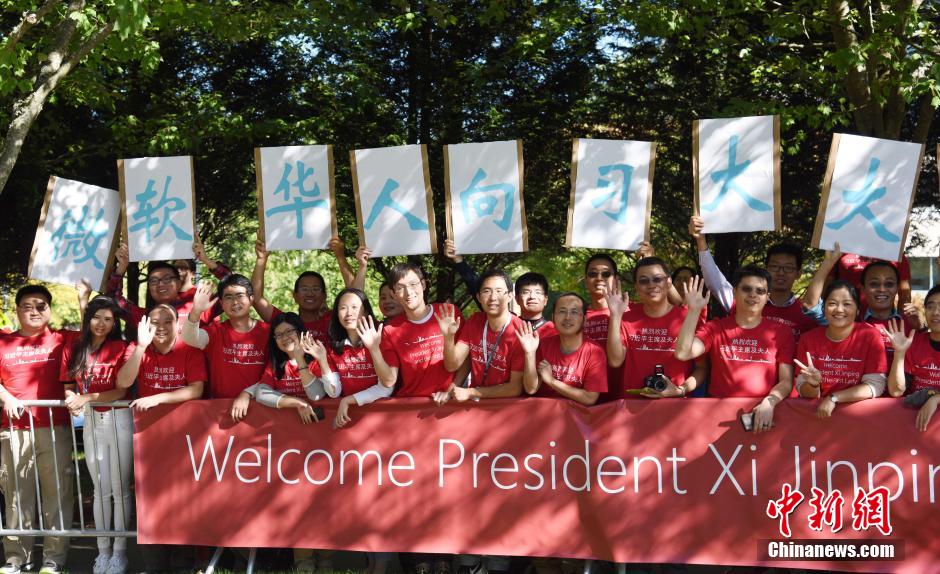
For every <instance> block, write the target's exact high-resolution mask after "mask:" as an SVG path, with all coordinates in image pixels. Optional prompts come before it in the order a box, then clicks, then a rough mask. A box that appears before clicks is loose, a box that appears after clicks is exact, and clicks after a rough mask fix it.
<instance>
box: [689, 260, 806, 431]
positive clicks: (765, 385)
mask: <svg viewBox="0 0 940 574" xmlns="http://www.w3.org/2000/svg"><path fill="white" fill-rule="evenodd" d="M731 281H732V285H733V289H734V314H733V315H729V316H728V317H724V318H721V319H713V320H711V321H709V322H708V323H706V324H705V326H704V327H701V328H698V327H697V325H698V316H699V313H701V311H702V309H704V308H705V305H707V304H708V296H706V295H705V294H704V290H705V282H704V280H700V279H699V278H698V277H693V278H692V281H691V283H690V286H689V289H687V290H686V304H687V306H688V308H689V311H688V314H687V315H686V316H685V320H684V321H683V323H682V328H681V329H680V331H679V337H678V339H677V340H676V358H677V359H679V360H680V361H690V360H692V359H696V358H698V357H701V356H702V355H704V354H705V353H708V356H709V358H710V359H711V378H710V380H709V383H708V395H709V396H711V397H719V398H724V397H753V398H758V397H762V399H761V401H760V402H759V403H758V404H757V406H755V407H754V409H753V411H752V412H753V414H754V431H755V432H763V431H766V430H770V427H771V425H772V423H773V414H774V408H775V407H776V406H777V404H779V403H780V401H782V400H784V399H785V398H786V397H787V396H789V394H790V391H791V390H792V389H793V353H794V347H795V345H794V339H793V332H792V331H791V330H790V329H789V328H787V327H785V326H783V325H781V324H780V323H778V322H776V321H772V320H770V319H769V318H767V317H764V316H763V314H762V312H763V310H764V306H765V305H766V304H767V293H768V285H769V284H770V275H769V274H768V273H767V271H765V270H764V269H760V268H756V267H742V268H740V269H738V270H737V271H735V272H734V275H733V276H732V278H731ZM684 386H686V389H685V391H686V392H685V393H684V394H688V393H689V392H691V391H692V390H693V387H692V385H691V384H689V382H688V381H687V382H686V383H685V385H684Z"/></svg>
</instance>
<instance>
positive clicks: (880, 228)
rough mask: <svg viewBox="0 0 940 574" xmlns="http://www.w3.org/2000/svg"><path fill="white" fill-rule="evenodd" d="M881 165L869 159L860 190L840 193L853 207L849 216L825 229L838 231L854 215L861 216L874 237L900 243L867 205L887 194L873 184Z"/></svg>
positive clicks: (831, 223)
mask: <svg viewBox="0 0 940 574" xmlns="http://www.w3.org/2000/svg"><path fill="white" fill-rule="evenodd" d="M879 165H881V160H880V159H878V158H877V157H873V158H871V162H870V163H869V164H868V174H867V175H866V176H865V183H864V184H862V189H846V190H844V191H843V192H842V199H843V201H845V203H847V204H849V205H854V206H855V207H853V208H852V210H851V211H849V214H848V215H846V216H845V217H843V218H842V219H840V220H839V221H831V222H828V223H826V227H828V228H830V229H835V230H836V231H838V230H839V229H841V228H842V227H843V226H844V225H845V224H846V223H848V222H850V221H852V220H853V219H855V216H856V215H861V216H862V217H863V218H865V220H867V221H868V223H871V226H872V227H873V228H874V230H875V235H877V236H878V237H880V238H882V239H884V240H885V241H890V242H898V241H901V238H900V237H898V236H897V235H896V234H894V233H892V232H891V231H889V230H888V228H887V227H885V226H884V224H883V223H881V221H879V220H878V218H877V217H875V214H874V213H873V212H872V210H871V207H869V204H871V202H873V201H876V200H878V199H881V198H882V197H884V196H885V193H887V190H886V189H885V187H884V186H881V187H877V188H876V187H874V183H875V174H876V173H877V172H878V166H879Z"/></svg>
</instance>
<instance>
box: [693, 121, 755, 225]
mask: <svg viewBox="0 0 940 574" xmlns="http://www.w3.org/2000/svg"><path fill="white" fill-rule="evenodd" d="M749 165H751V160H749V159H747V160H744V161H743V162H741V163H738V136H731V140H730V141H729V142H728V168H727V169H720V170H717V171H713V172H712V174H711V178H712V181H713V182H715V183H719V182H721V189H720V190H718V195H717V196H716V197H715V199H714V200H712V201H711V202H710V203H706V204H704V205H702V209H703V210H704V211H714V210H715V209H717V208H718V205H719V204H720V203H721V202H722V201H723V200H724V198H725V196H726V195H727V194H728V191H729V190H730V191H733V192H735V193H736V194H738V196H739V197H740V198H741V199H743V200H744V202H745V203H747V205H748V207H750V208H751V209H753V210H754V211H770V210H771V207H770V206H769V205H767V204H766V203H764V202H763V201H761V200H759V199H757V198H755V197H753V196H752V195H751V194H749V193H748V192H746V191H744V190H743V189H741V187H740V186H739V185H738V184H737V182H735V179H737V177H738V176H739V175H741V174H742V173H744V171H745V170H747V168H748V166H749Z"/></svg>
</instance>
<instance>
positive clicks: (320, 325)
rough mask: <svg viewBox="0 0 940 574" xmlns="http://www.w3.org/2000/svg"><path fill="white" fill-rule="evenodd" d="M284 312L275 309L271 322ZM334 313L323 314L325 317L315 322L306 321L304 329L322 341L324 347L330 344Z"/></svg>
mask: <svg viewBox="0 0 940 574" xmlns="http://www.w3.org/2000/svg"><path fill="white" fill-rule="evenodd" d="M282 313H283V311H281V310H280V309H278V308H277V307H274V310H273V311H272V313H271V321H272V322H273V321H274V318H275V317H277V316H278V315H280V314H282ZM331 317H332V313H330V312H329V311H327V312H325V313H323V316H322V317H320V318H319V319H316V320H314V321H304V322H303V323H304V329H306V330H307V331H308V332H309V333H310V334H311V335H313V338H314V339H316V340H318V341H320V342H321V343H323V344H324V345H328V344H329V342H330V318H331Z"/></svg>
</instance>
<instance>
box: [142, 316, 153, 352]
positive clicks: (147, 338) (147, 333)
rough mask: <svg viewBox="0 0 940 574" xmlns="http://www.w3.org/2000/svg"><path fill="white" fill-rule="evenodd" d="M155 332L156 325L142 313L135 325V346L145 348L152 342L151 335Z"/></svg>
mask: <svg viewBox="0 0 940 574" xmlns="http://www.w3.org/2000/svg"><path fill="white" fill-rule="evenodd" d="M156 332H157V327H156V326H155V325H153V324H151V323H150V317H148V316H146V315H144V316H143V317H141V319H140V323H139V324H138V325H137V346H138V347H140V348H141V349H146V348H147V347H149V346H150V343H153V336H154V334H156Z"/></svg>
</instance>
